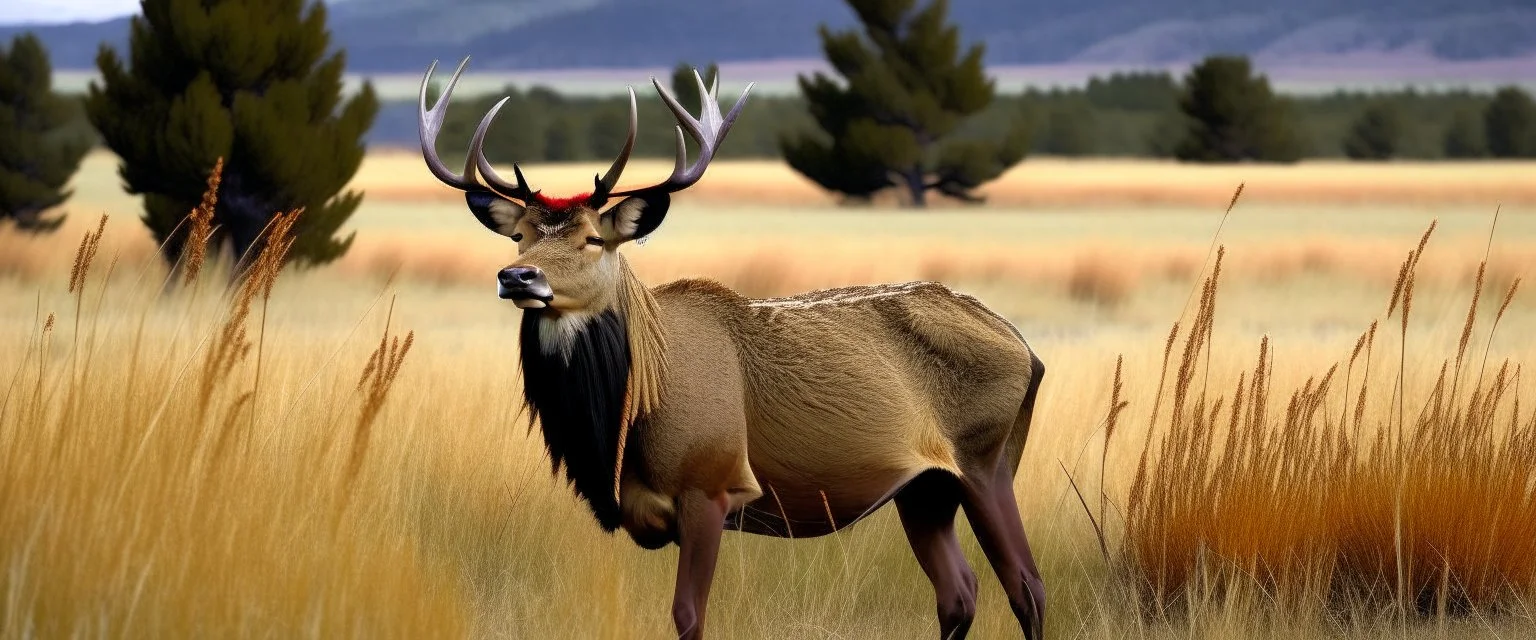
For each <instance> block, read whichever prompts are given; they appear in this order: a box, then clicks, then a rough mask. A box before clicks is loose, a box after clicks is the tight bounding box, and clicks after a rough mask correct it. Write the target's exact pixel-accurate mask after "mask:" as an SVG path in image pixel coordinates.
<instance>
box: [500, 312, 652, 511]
mask: <svg viewBox="0 0 1536 640" xmlns="http://www.w3.org/2000/svg"><path fill="white" fill-rule="evenodd" d="M542 317H543V312H541V311H533V310H530V311H524V312H523V325H522V336H521V345H520V350H521V351H522V369H523V400H524V404H525V406H526V407H527V409H528V412H529V420H530V424H532V423H533V421H537V423H538V425H539V428H540V431H542V432H543V434H544V446H545V447H546V448H547V449H548V451H549V457H550V460H551V462H552V464H553V468H552V469H551V472H553V473H556V474H558V473H559V472H560V469H561V467H564V468H565V479H566V482H567V483H569V484H572V485H574V487H575V490H576V494H577V495H579V496H581V497H582V498H584V499H585V500H586V501H587V504H588V506H590V507H591V508H592V515H594V516H596V517H597V521H598V523H599V524H601V525H602V527H603V529H604V530H607V531H613V530H614V529H615V528H616V527H618V526H619V505H618V502H617V501H616V500H615V498H614V490H613V487H614V473H615V470H616V467H617V463H618V461H617V455H618V451H619V446H620V445H619V435H620V431H621V430H622V429H623V425H624V423H625V404H624V402H625V400H624V398H625V393H626V390H627V386H628V381H629V371H630V349H629V338H628V331H627V326H626V323H625V321H624V318H623V316H621V315H620V314H618V313H617V312H615V311H614V310H612V309H610V310H608V311H604V312H603V313H601V314H599V315H597V316H594V317H592V318H591V319H589V320H588V321H587V323H586V324H585V325H584V326H582V327H581V329H579V330H578V331H577V332H576V335H575V337H574V338H572V341H571V345H570V350H569V354H570V355H569V357H567V356H566V355H565V354H564V353H561V352H559V351H556V352H554V353H546V352H545V351H544V349H543V347H541V346H540V344H539V323H540V321H541V319H542Z"/></svg>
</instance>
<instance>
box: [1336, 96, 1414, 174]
mask: <svg viewBox="0 0 1536 640" xmlns="http://www.w3.org/2000/svg"><path fill="white" fill-rule="evenodd" d="M1402 137H1403V125H1402V118H1401V117H1399V116H1398V113H1397V110H1396V109H1394V108H1393V107H1392V106H1391V105H1389V104H1387V103H1379V104H1376V105H1372V106H1371V107H1369V108H1367V109H1366V110H1365V112H1364V113H1361V114H1360V117H1359V118H1357V119H1356V120H1355V123H1354V125H1353V126H1351V127H1350V130H1349V134H1348V135H1346V136H1345V137H1344V155H1347V156H1349V157H1351V158H1354V159H1356V160H1386V159H1388V158H1391V157H1393V156H1395V155H1397V152H1398V147H1399V146H1400V144H1401V140H1402Z"/></svg>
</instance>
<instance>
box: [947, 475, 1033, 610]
mask: <svg viewBox="0 0 1536 640" xmlns="http://www.w3.org/2000/svg"><path fill="white" fill-rule="evenodd" d="M999 467H1000V468H999V472H998V473H997V474H996V475H995V476H994V477H992V478H990V479H988V480H981V481H977V480H969V481H966V483H965V515H966V518H967V519H969V520H970V521H971V528H972V529H973V530H975V532H976V539H977V540H978V541H979V542H981V548H982V551H985V552H986V554H987V560H988V561H989V562H990V563H991V564H992V570H993V572H995V573H996V574H997V579H998V581H999V582H1001V583H1002V585H1003V591H1004V592H1005V593H1007V594H1008V604H1009V606H1010V607H1012V608H1013V615H1014V617H1016V618H1018V620H1019V625H1020V626H1022V627H1023V629H1024V637H1025V638H1029V639H1030V640H1041V638H1043V637H1044V635H1045V583H1044V581H1042V580H1041V579H1040V570H1039V569H1038V568H1037V567H1036V566H1035V557H1034V554H1033V553H1031V552H1030V549H1029V539H1028V538H1027V537H1025V535H1024V523H1023V520H1022V518H1020V516H1019V506H1018V503H1017V502H1015V500H1014V496H1013V482H1012V477H1011V475H1010V474H1008V473H1006V471H1003V470H1001V465H999Z"/></svg>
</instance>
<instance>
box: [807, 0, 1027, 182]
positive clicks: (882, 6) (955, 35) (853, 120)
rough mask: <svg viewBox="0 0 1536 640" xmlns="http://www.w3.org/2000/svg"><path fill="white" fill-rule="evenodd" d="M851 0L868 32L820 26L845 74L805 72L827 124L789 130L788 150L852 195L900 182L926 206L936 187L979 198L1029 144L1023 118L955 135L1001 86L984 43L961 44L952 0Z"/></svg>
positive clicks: (813, 102)
mask: <svg viewBox="0 0 1536 640" xmlns="http://www.w3.org/2000/svg"><path fill="white" fill-rule="evenodd" d="M848 4H849V5H851V6H852V7H853V10H854V12H855V13H856V14H858V17H859V20H860V22H861V23H862V24H863V37H862V38H861V37H860V33H859V31H857V30H847V31H837V32H834V31H832V30H831V29H829V28H827V27H826V26H825V25H823V26H822V27H821V29H820V33H821V41H822V49H823V51H824V52H825V53H826V56H827V60H828V61H829V62H830V63H831V65H832V68H833V69H834V70H836V71H837V73H838V74H839V75H841V76H842V78H843V81H844V82H842V83H839V82H836V81H834V80H833V79H832V78H829V77H827V76H826V75H825V74H822V73H817V74H815V75H814V76H813V77H810V78H807V77H805V76H800V78H799V84H800V91H801V93H802V94H803V95H804V97H805V101H806V103H807V104H806V106H807V108H808V110H809V111H810V114H811V116H812V118H813V119H814V120H815V121H816V124H817V125H818V126H819V128H820V129H821V130H820V131H818V132H804V133H800V134H798V135H793V136H782V137H781V138H780V141H779V144H780V147H781V148H782V150H783V152H784V157H785V160H786V161H788V163H789V165H790V167H792V168H794V169H795V170H796V171H799V172H800V173H802V174H804V175H805V176H806V177H807V178H810V179H811V180H813V181H815V182H816V183H817V184H820V185H821V186H822V187H823V188H826V189H828V190H830V191H836V192H839V193H843V194H845V195H846V196H848V197H850V198H854V199H861V198H868V197H869V196H870V195H872V194H874V193H875V192H877V191H880V190H882V189H885V188H887V187H898V188H900V189H903V190H905V191H906V192H907V194H908V195H909V197H910V201H911V203H912V204H913V205H914V206H919V207H920V206H923V205H924V204H925V202H926V198H925V195H926V193H927V192H928V191H930V190H937V191H939V192H940V193H943V194H945V195H948V196H951V197H955V198H960V199H963V200H967V201H975V200H979V198H978V197H976V196H975V194H973V193H972V191H973V190H974V189H975V188H977V187H979V186H980V185H982V184H983V183H986V182H988V181H991V180H993V179H995V178H997V177H998V176H999V175H1001V174H1002V172H1003V171H1004V170H1006V169H1007V168H1008V167H1010V166H1013V165H1015V164H1017V163H1018V162H1019V161H1020V160H1022V159H1023V158H1024V154H1025V153H1026V152H1027V150H1028V147H1029V138H1028V135H1027V129H1026V128H1025V127H1023V126H1021V125H1020V124H1019V123H1015V124H1014V126H1013V127H1011V129H1010V130H1009V132H1008V133H1005V134H1003V135H1001V136H1000V137H999V138H997V139H993V140H982V139H964V138H959V137H953V136H950V134H951V133H952V132H954V131H955V128H956V127H957V126H958V125H959V124H960V123H961V122H962V121H963V120H964V119H965V118H966V117H968V116H971V115H973V114H975V113H977V112H979V111H981V110H982V109H984V108H986V106H987V105H988V104H990V103H991V102H992V99H993V97H994V95H995V87H994V86H993V82H992V80H991V79H989V78H987V76H986V73H985V70H984V69H983V68H982V64H981V58H982V54H983V51H984V48H983V45H981V44H975V45H972V46H970V48H969V49H967V50H966V51H965V52H964V53H963V54H962V53H961V51H960V33H959V30H958V29H957V28H955V27H954V26H952V25H949V24H947V23H946V19H947V13H948V4H949V3H948V2H947V0H933V2H932V3H931V4H929V5H928V6H927V7H924V8H922V9H918V10H915V8H914V5H915V0H848Z"/></svg>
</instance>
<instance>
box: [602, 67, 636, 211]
mask: <svg viewBox="0 0 1536 640" xmlns="http://www.w3.org/2000/svg"><path fill="white" fill-rule="evenodd" d="M628 89H629V138H628V139H626V140H625V141H624V149H623V150H622V151H620V152H619V157H618V158H615V159H614V161H613V165H612V166H610V167H608V172H607V173H605V174H603V177H601V178H597V177H596V176H594V177H593V178H594V180H595V184H594V185H593V190H592V199H593V200H595V201H596V200H606V199H607V198H608V194H609V193H612V192H613V188H614V187H616V186H619V176H621V175H623V173H624V165H626V164H628V163H629V153H630V152H631V151H634V149H635V132H636V130H637V129H639V128H640V121H639V111H638V109H637V107H636V106H635V88H634V87H628Z"/></svg>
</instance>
